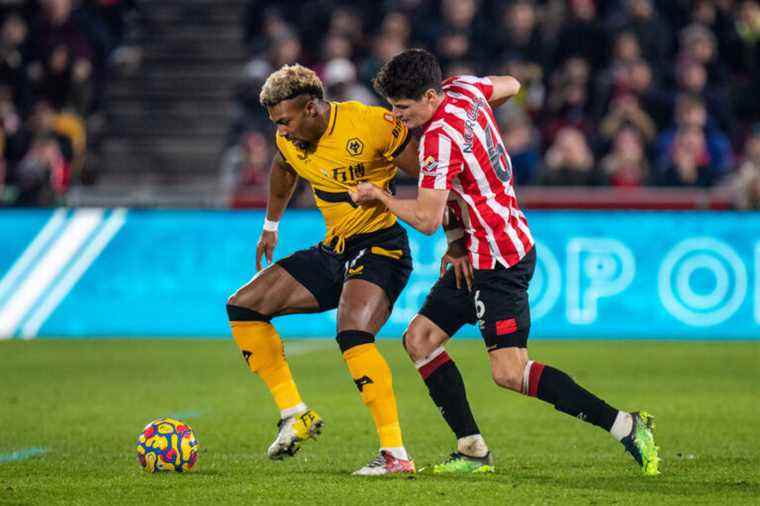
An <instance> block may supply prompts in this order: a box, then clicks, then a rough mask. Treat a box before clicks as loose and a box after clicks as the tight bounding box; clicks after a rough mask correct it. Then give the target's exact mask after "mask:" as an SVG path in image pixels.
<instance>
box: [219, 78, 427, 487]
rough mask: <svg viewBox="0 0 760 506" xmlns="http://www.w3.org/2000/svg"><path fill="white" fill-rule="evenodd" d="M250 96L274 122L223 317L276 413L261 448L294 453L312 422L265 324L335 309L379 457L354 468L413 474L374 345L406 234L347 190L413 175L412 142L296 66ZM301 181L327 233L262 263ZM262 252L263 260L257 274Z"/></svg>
mask: <svg viewBox="0 0 760 506" xmlns="http://www.w3.org/2000/svg"><path fill="white" fill-rule="evenodd" d="M260 101H261V103H262V105H264V106H265V107H266V108H267V111H268V114H269V118H270V119H271V120H272V122H274V124H275V125H277V135H276V143H277V148H278V150H277V154H276V155H275V157H274V160H273V162H272V168H271V174H270V177H269V198H268V202H267V216H266V220H265V222H264V229H263V231H262V233H261V237H260V239H259V243H258V247H257V250H256V268H257V270H259V271H260V272H258V273H257V274H256V275H255V276H254V277H253V279H252V280H251V281H249V282H248V283H247V284H246V285H244V286H243V287H242V288H240V289H239V290H238V291H237V292H235V294H234V295H232V296H231V297H230V298H229V301H228V303H227V314H228V316H229V320H230V326H231V327H232V334H233V336H234V338H235V342H236V343H237V344H238V346H239V347H240V349H241V351H242V352H243V357H244V358H245V360H246V361H247V363H248V366H249V367H250V369H251V370H252V371H253V372H255V373H257V374H258V375H259V376H260V377H261V379H262V380H264V382H265V383H266V385H267V387H268V388H269V390H270V392H271V393H272V396H273V397H274V401H275V403H276V404H277V407H278V408H279V409H280V418H281V419H280V422H279V424H278V426H279V433H278V435H277V438H276V439H275V441H274V442H273V443H272V445H271V446H270V447H269V450H268V454H269V456H270V457H271V458H273V459H280V458H283V457H284V456H287V455H293V454H295V452H296V451H297V450H298V449H299V447H300V443H301V442H302V441H304V440H306V439H309V438H312V437H314V436H315V435H316V434H318V433H319V432H320V430H321V427H322V419H321V418H320V417H319V415H318V414H317V413H316V412H315V411H314V410H313V409H310V408H308V407H307V406H306V404H305V403H304V402H303V400H302V399H301V396H300V394H299V392H298V389H297V387H296V384H295V382H294V381H293V377H292V376H291V372H290V368H289V367H288V364H287V362H286V361H285V354H284V347H283V344H282V341H281V339H280V336H279V335H278V334H277V331H276V330H275V328H274V327H273V326H272V324H271V323H270V320H271V319H272V318H274V317H276V316H282V315H286V314H293V313H314V312H321V311H327V310H329V309H334V308H336V307H337V308H338V333H337V337H336V339H337V341H338V346H339V347H340V350H341V352H342V353H343V358H344V359H345V361H346V364H347V366H348V370H349V372H350V374H351V377H352V378H353V380H354V383H356V386H357V388H358V389H359V393H360V395H361V399H362V401H363V402H364V404H365V405H366V406H367V407H368V408H369V410H370V411H371V413H372V417H373V418H374V421H375V426H376V428H377V432H378V435H379V437H380V454H379V455H378V456H377V457H376V458H374V459H373V460H371V461H370V462H369V464H367V465H366V466H364V467H362V468H361V469H359V470H358V471H356V472H355V473H354V474H359V475H379V474H388V473H403V472H414V463H413V462H412V461H411V459H410V458H409V456H408V455H407V453H406V450H405V448H404V444H403V441H402V437H401V428H400V426H399V421H398V411H397V408H396V398H395V396H394V393H393V384H392V379H391V371H390V368H389V367H388V364H387V363H386V361H385V359H383V357H382V356H381V355H380V353H379V351H378V350H377V348H376V346H375V342H374V341H375V334H376V333H377V332H378V331H379V330H380V328H381V327H382V326H383V324H384V323H385V321H386V320H387V319H388V316H389V315H390V312H391V309H392V307H393V303H394V302H395V300H396V298H397V297H398V295H399V294H400V293H401V291H402V290H403V288H404V286H405V285H406V283H407V281H408V279H409V275H410V273H411V271H412V259H411V256H410V253H409V244H408V239H407V236H406V232H405V230H404V229H403V228H402V227H401V226H400V225H399V224H398V223H397V222H396V217H395V216H393V215H392V214H391V213H390V212H388V210H387V209H386V208H385V207H383V206H375V207H362V206H357V205H356V204H354V203H353V201H352V200H351V198H350V197H349V194H348V189H349V188H352V187H353V186H355V185H356V184H358V183H359V182H363V181H368V182H371V183H374V184H376V185H379V186H381V187H384V188H390V187H391V185H392V182H393V179H394V177H395V175H396V171H397V169H396V167H397V166H398V167H401V168H402V169H403V170H404V171H405V172H408V173H409V174H410V175H413V176H415V177H416V176H417V175H418V173H419V163H418V161H417V147H416V143H415V142H414V141H411V139H410V134H409V131H408V130H407V128H406V126H404V124H403V123H401V122H400V121H398V120H396V118H394V117H393V115H391V114H390V113H389V112H388V111H387V110H385V109H383V108H380V107H371V106H367V105H364V104H361V103H359V102H343V103H337V102H329V101H326V100H325V99H324V88H323V86H322V83H321V81H320V80H319V78H318V77H317V76H316V74H315V73H314V72H313V71H311V70H309V69H307V68H305V67H302V66H301V65H286V66H284V67H282V68H281V69H279V70H277V71H276V72H274V73H273V74H272V75H270V76H269V77H268V78H267V80H266V82H265V83H264V86H263V87H262V90H261V95H260ZM299 177H302V178H304V179H306V180H307V181H308V182H309V183H310V184H311V188H312V191H313V194H314V200H315V201H316V204H317V207H318V208H319V210H320V211H321V212H322V215H323V216H324V219H325V224H326V227H327V235H326V237H325V239H324V240H323V241H322V242H320V243H319V244H317V245H316V246H314V247H312V248H309V249H305V250H301V251H298V252H296V253H294V254H292V255H290V256H288V257H286V258H283V259H281V260H279V261H277V262H275V263H274V264H272V263H271V262H272V256H273V251H274V248H275V246H276V245H277V226H278V223H279V221H280V217H281V216H282V214H283V212H284V211H285V208H286V207H287V204H288V201H289V200H290V197H291V196H292V194H293V190H294V189H295V187H296V183H297V182H298V178H299ZM262 256H264V257H266V260H267V262H268V263H269V264H270V265H269V267H267V268H266V269H264V270H261V260H262Z"/></svg>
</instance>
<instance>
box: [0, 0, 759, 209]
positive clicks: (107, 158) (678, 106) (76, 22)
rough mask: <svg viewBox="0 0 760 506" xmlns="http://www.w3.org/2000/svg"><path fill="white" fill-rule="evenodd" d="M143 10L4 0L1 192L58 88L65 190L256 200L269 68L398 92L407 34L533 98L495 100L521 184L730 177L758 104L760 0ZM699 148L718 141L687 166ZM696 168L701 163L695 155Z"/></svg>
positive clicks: (408, 2)
mask: <svg viewBox="0 0 760 506" xmlns="http://www.w3.org/2000/svg"><path fill="white" fill-rule="evenodd" d="M146 5H148V4H146V3H145V2H140V1H139V0H39V1H36V2H27V1H22V0H18V1H15V0H7V1H5V2H2V3H0V79H2V82H0V85H1V86H3V88H0V90H2V91H1V92H0V106H2V107H1V108H0V114H2V121H3V124H4V125H5V127H4V131H3V133H2V134H3V155H4V156H3V162H2V163H3V167H4V168H3V170H2V172H1V174H2V176H1V180H2V185H3V186H2V187H3V191H2V193H0V195H2V200H1V201H0V202H3V203H4V204H6V205H12V204H13V203H14V202H15V198H16V197H15V196H17V195H18V194H19V192H18V188H16V178H17V175H18V170H17V166H18V164H19V163H20V162H21V161H22V160H23V159H24V158H25V155H26V153H27V151H28V150H29V149H31V146H32V144H33V143H32V140H33V138H34V135H32V133H31V131H32V130H34V129H33V128H32V127H31V123H30V122H31V121H32V120H33V118H34V117H35V112H34V111H35V110H36V109H37V105H38V104H39V103H40V101H44V102H45V103H46V104H48V106H47V107H49V108H50V109H52V112H51V114H52V115H53V116H55V117H56V118H57V119H56V123H57V127H56V128H55V135H57V136H59V137H64V138H66V139H68V141H67V142H69V144H70V145H71V148H68V150H67V149H64V150H63V151H62V152H63V154H64V157H65V159H66V160H67V161H68V162H69V164H70V172H71V177H70V184H69V185H68V190H65V192H64V194H63V195H62V196H61V198H62V199H63V201H67V202H69V203H72V204H77V203H81V204H86V203H88V202H91V203H97V202H102V201H103V200H108V199H109V198H119V197H120V196H123V195H145V196H146V197H145V198H148V197H147V196H148V195H150V196H151V197H150V198H155V196H156V194H157V193H158V194H165V195H167V202H168V201H171V202H175V203H176V202H184V203H186V205H205V204H208V203H217V204H213V205H218V203H219V202H224V203H228V202H230V198H229V195H235V194H236V192H235V191H234V190H231V189H230V188H228V186H227V184H229V182H230V181H237V183H235V184H238V185H241V191H244V192H245V193H246V194H248V193H250V191H251V187H252V186H255V183H253V182H251V181H248V182H247V183H244V182H243V180H241V179H237V178H229V177H228V172H229V165H230V160H231V159H240V158H241V157H240V156H239V155H240V153H244V152H246V151H247V150H249V148H250V146H249V141H250V138H251V135H252V134H254V133H256V134H259V135H261V136H263V137H264V138H266V139H270V140H271V134H272V128H271V125H270V123H269V121H268V120H267V117H266V111H264V110H263V109H262V108H261V106H260V105H259V103H258V92H259V89H260V87H261V84H262V83H263V80H264V79H265V78H266V77H267V76H268V75H269V73H270V72H272V71H273V70H275V69H277V68H279V67H280V66H282V65H284V64H288V63H294V62H300V63H303V64H305V65H308V66H310V67H311V68H313V69H314V70H315V71H316V72H317V73H318V74H319V76H320V77H321V78H322V79H323V80H324V82H325V84H326V86H327V92H328V96H329V97H330V98H331V99H332V100H337V101H344V100H360V101H363V102H367V103H373V104H378V105H384V101H383V100H382V98H381V97H378V96H376V95H375V93H374V91H373V89H372V85H371V81H372V78H373V77H374V76H375V74H376V73H377V71H378V69H379V68H380V66H381V65H382V64H383V63H384V62H385V61H387V60H388V59H390V58H391V57H392V56H393V55H395V54H397V53H399V52H400V51H402V50H403V49H405V48H408V47H425V48H427V49H430V50H432V51H434V52H436V54H437V55H438V56H439V58H440V60H441V62H442V65H443V71H444V74H445V75H447V76H448V75H455V74H479V75H488V74H499V73H508V74H511V75H514V76H515V77H517V78H518V79H519V80H520V82H521V83H522V89H521V92H520V94H519V95H518V96H516V97H515V98H514V99H513V100H512V101H510V103H509V104H507V106H505V107H502V108H500V109H498V110H497V111H496V113H497V115H498V118H497V120H498V122H499V124H500V125H501V126H502V130H503V134H504V138H505V140H506V145H507V148H508V150H509V151H510V155H511V156H512V158H513V164H514V165H515V174H516V175H517V178H518V183H519V185H518V187H519V186H524V185H540V184H552V185H557V184H561V183H563V182H567V183H568V184H570V183H572V184H576V185H586V184H588V185H597V186H616V187H622V188H629V189H631V191H635V189H636V188H639V189H640V188H642V187H647V186H658V185H674V186H682V187H699V188H705V189H710V188H715V187H716V186H718V185H722V184H729V182H731V181H734V180H736V178H737V177H738V176H737V173H738V172H737V171H738V170H739V164H740V163H742V161H743V160H746V159H747V155H746V153H745V150H746V148H745V146H748V145H751V143H749V142H745V139H747V138H748V137H749V132H750V131H751V130H752V128H753V125H754V124H755V123H756V122H757V119H758V117H760V100H757V91H756V90H757V89H760V72H759V71H758V69H759V68H760V65H759V63H760V52H758V44H759V43H760V5H759V3H758V2H757V0H720V1H717V0H698V1H693V2H664V1H659V0H614V1H610V2H596V1H593V0H513V1H510V2H493V1H486V0H392V1H387V2H370V1H367V0H360V1H354V2H346V1H345V0H309V1H306V2H303V3H301V4H299V8H298V9H285V8H283V6H282V4H281V3H277V2H274V1H273V0H232V1H231V2H230V4H229V5H228V7H227V8H225V9H220V8H218V6H217V5H215V4H214V3H213V2H211V1H208V2H206V1H198V2H191V3H181V2H180V3H177V2H169V1H168V0H156V2H152V3H151V4H150V6H151V7H150V9H146V8H145V7H146ZM225 5H227V4H225ZM241 20H242V22H241ZM566 129H567V130H566ZM562 131H564V134H563V136H562V139H559V133H560V132H562ZM576 134H580V137H579V136H578V135H576ZM698 137H699V138H698ZM700 139H701V141H700ZM74 140H75V141H76V142H74ZM677 141H678V142H677ZM685 146H691V147H695V148H697V149H699V150H700V151H704V153H705V155H704V156H700V157H698V160H695V161H693V163H692V161H689V160H687V158H694V155H693V154H692V155H690V157H687V156H686V148H685ZM702 147H704V150H702ZM233 148H236V149H233ZM235 153H237V155H235ZM581 154H582V155H581ZM233 155H234V156H233ZM687 161H689V163H687ZM581 162H582V163H581ZM694 163H696V164H697V165H696V167H698V170H696V171H695V170H691V169H689V170H687V169H686V167H687V166H690V165H693V164H694ZM635 164H639V165H640V167H638V169H635V170H634V167H633V166H634V165H635ZM233 165H234V164H233ZM580 167H583V168H584V169H583V170H579V168H580ZM679 167H680V168H679ZM693 174H698V177H696V178H694V177H692V176H693ZM223 181H226V183H222V182H223ZM402 182H403V181H402ZM407 182H409V181H407ZM261 184H262V185H265V183H261ZM125 185H126V186H128V187H131V188H132V189H133V191H132V192H124V191H123V188H125ZM157 185H158V187H161V188H162V189H163V190H165V191H164V192H156V190H155V189H156V187H157ZM219 185H221V187H220V186H219ZM518 191H519V190H518ZM219 195H223V197H222V198H219ZM233 200H234V199H233ZM129 203H130V202H129V201H125V202H124V204H125V205H129ZM225 205H226V204H225Z"/></svg>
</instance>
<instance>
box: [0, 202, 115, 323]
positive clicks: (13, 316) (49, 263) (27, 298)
mask: <svg viewBox="0 0 760 506" xmlns="http://www.w3.org/2000/svg"><path fill="white" fill-rule="evenodd" d="M102 220H103V210H102V209H85V210H81V211H77V212H76V213H74V215H73V216H72V217H71V219H70V220H69V222H68V224H67V225H66V228H65V229H64V231H63V232H62V233H61V235H60V236H59V237H58V238H57V239H56V240H55V241H54V242H53V244H52V246H50V247H49V248H47V251H46V252H45V254H44V255H43V257H42V258H41V259H40V260H39V261H38V262H37V263H36V264H35V267H34V269H32V272H31V273H30V274H29V275H28V276H27V277H26V279H25V280H24V281H23V283H21V286H19V287H18V289H17V290H16V291H15V293H14V295H13V297H12V298H11V299H10V301H8V303H7V304H6V305H5V307H4V308H2V309H1V310H0V336H6V337H12V336H13V333H14V332H15V330H16V326H17V325H18V324H19V323H20V322H21V320H22V319H23V318H24V315H26V313H27V312H28V311H29V309H31V307H32V306H33V305H34V303H35V302H36V301H37V299H38V298H39V297H40V295H42V293H43V292H44V291H45V289H46V288H47V287H48V286H50V283H52V282H53V280H54V279H55V278H56V276H58V274H59V273H60V272H61V270H63V268H64V267H65V266H66V264H68V263H69V260H71V257H73V256H74V254H75V253H76V252H77V250H79V247H80V246H81V245H82V244H83V243H84V241H85V240H86V239H87V238H88V237H89V236H90V234H91V233H92V231H93V230H94V229H95V227H97V226H98V224H99V223H100V222H101V221H102Z"/></svg>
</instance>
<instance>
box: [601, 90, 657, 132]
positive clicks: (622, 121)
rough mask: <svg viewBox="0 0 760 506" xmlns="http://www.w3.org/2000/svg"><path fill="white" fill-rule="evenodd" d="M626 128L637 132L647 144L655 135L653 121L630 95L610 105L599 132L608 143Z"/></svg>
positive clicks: (655, 129) (619, 98)
mask: <svg viewBox="0 0 760 506" xmlns="http://www.w3.org/2000/svg"><path fill="white" fill-rule="evenodd" d="M627 126H632V127H634V128H635V129H636V130H638V131H639V132H640V133H641V135H642V137H643V140H644V141H645V142H646V143H647V144H649V143H651V142H653V141H654V140H655V136H656V135H657V127H656V125H655V123H654V120H652V118H651V117H650V116H649V115H648V114H647V113H646V111H644V109H642V107H641V104H640V103H639V99H638V97H636V95H633V94H630V93H627V94H625V95H621V96H619V97H618V98H616V99H615V100H614V101H613V102H612V104H610V112H609V113H608V114H607V115H606V116H605V117H604V118H603V119H602V121H601V123H600V125H599V132H600V134H601V136H602V139H603V140H605V141H609V140H610V139H612V138H613V137H616V136H617V134H618V133H619V132H620V130H622V129H623V128H624V127H627Z"/></svg>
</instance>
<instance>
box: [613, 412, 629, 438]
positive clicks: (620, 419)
mask: <svg viewBox="0 0 760 506" xmlns="http://www.w3.org/2000/svg"><path fill="white" fill-rule="evenodd" d="M632 430H633V417H632V416H631V414H630V413H626V412H625V411H618V414H617V416H616V417H615V423H613V424H612V428H611V429H610V434H612V437H614V438H615V439H617V440H618V441H621V440H622V439H623V438H624V437H626V436H628V434H630V433H631V431H632Z"/></svg>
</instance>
